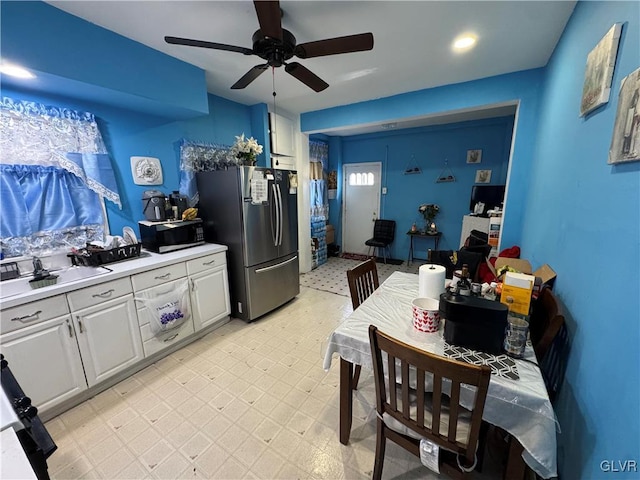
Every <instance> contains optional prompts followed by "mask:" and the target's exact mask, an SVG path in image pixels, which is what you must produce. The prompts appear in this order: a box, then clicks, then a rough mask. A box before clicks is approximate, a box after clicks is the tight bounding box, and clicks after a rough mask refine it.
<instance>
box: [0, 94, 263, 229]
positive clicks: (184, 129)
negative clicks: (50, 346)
mask: <svg viewBox="0 0 640 480" xmlns="http://www.w3.org/2000/svg"><path fill="white" fill-rule="evenodd" d="M2 94H3V95H5V96H9V97H13V98H16V99H22V100H30V101H37V102H40V103H44V104H46V105H58V106H65V107H69V108H72V109H76V110H82V111H89V112H91V113H93V114H94V115H95V116H96V118H97V121H98V125H99V127H100V133H101V134H102V137H103V139H104V141H105V144H106V146H107V151H108V152H109V154H110V157H111V161H112V165H113V168H114V170H115V174H116V180H117V182H118V188H119V190H120V199H121V201H122V210H120V209H119V208H118V207H117V206H116V205H113V204H112V203H111V202H108V201H107V202H106V204H107V216H108V219H109V226H110V228H111V234H112V235H121V234H122V228H123V227H124V226H131V227H133V229H134V231H136V232H137V231H138V225H137V222H138V221H139V220H142V219H143V215H142V201H141V198H142V192H144V191H145V190H150V189H154V190H156V189H157V190H160V191H162V192H164V193H166V194H169V193H171V191H172V190H178V188H179V182H180V176H179V175H180V143H181V140H182V139H188V140H194V141H200V142H205V143H221V144H231V143H233V141H234V136H235V135H239V134H240V133H242V132H245V134H246V135H251V132H252V130H251V107H248V106H246V105H241V104H239V103H235V102H232V101H229V100H225V99H223V98H220V97H216V96H214V95H209V98H208V99H209V110H210V111H211V113H210V114H209V115H206V116H201V117H198V118H193V119H190V120H178V121H168V120H166V119H164V118H159V117H155V116H151V115H148V114H146V113H140V112H134V111H130V110H124V109H121V108H117V107H112V106H108V105H103V104H98V103H90V102H86V101H82V100H77V99H72V98H66V97H59V96H53V95H47V94H42V93H33V92H29V91H25V90H22V91H20V90H14V89H6V88H3V90H2ZM131 156H149V157H157V158H159V159H160V162H161V164H162V173H163V184H162V185H154V186H143V185H135V184H134V183H133V178H132V176H131V162H130V157H131Z"/></svg>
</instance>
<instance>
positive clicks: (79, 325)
mask: <svg viewBox="0 0 640 480" xmlns="http://www.w3.org/2000/svg"><path fill="white" fill-rule="evenodd" d="M76 320H77V321H78V327H80V333H83V331H82V320H80V316H78V315H76Z"/></svg>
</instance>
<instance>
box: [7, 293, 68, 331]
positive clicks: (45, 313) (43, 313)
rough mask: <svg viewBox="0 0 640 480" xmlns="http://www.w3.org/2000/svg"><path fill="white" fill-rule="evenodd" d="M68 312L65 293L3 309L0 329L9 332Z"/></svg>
mask: <svg viewBox="0 0 640 480" xmlns="http://www.w3.org/2000/svg"><path fill="white" fill-rule="evenodd" d="M68 313H69V305H67V299H66V298H65V296H64V295H56V296H55V297H49V298H45V299H43V300H38V301H36V302H31V303H28V304H25V305H20V306H19V307H13V308H7V309H6V310H2V315H0V317H1V320H2V322H1V325H0V327H1V330H0V331H2V333H9V332H12V331H14V330H18V329H19V328H22V327H26V326H28V325H34V324H36V323H40V322H44V321H45V320H50V319H52V318H56V317H60V316H62V315H66V314H68Z"/></svg>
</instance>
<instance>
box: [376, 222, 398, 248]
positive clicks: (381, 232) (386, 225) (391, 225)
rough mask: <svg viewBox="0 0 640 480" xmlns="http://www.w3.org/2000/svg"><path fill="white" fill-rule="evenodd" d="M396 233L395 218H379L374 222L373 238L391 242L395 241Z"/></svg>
mask: <svg viewBox="0 0 640 480" xmlns="http://www.w3.org/2000/svg"><path fill="white" fill-rule="evenodd" d="M395 235H396V221H395V220H381V219H378V220H376V221H375V223H374V224H373V238H375V239H376V240H380V241H384V242H387V243H391V242H393V238H394V237H395Z"/></svg>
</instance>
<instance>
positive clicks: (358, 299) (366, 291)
mask: <svg viewBox="0 0 640 480" xmlns="http://www.w3.org/2000/svg"><path fill="white" fill-rule="evenodd" d="M347 280H348V281H349V293H350V294H351V305H353V309H354V310H355V309H356V308H358V307H359V306H360V304H361V303H362V302H364V301H365V300H366V299H367V298H368V297H369V295H371V294H372V293H373V292H374V290H375V289H376V288H378V287H379V286H380V280H379V279H378V268H377V267H376V261H375V260H374V259H373V258H370V259H369V260H365V261H364V262H362V263H360V264H358V265H356V266H355V267H353V268H352V269H351V270H347Z"/></svg>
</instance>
